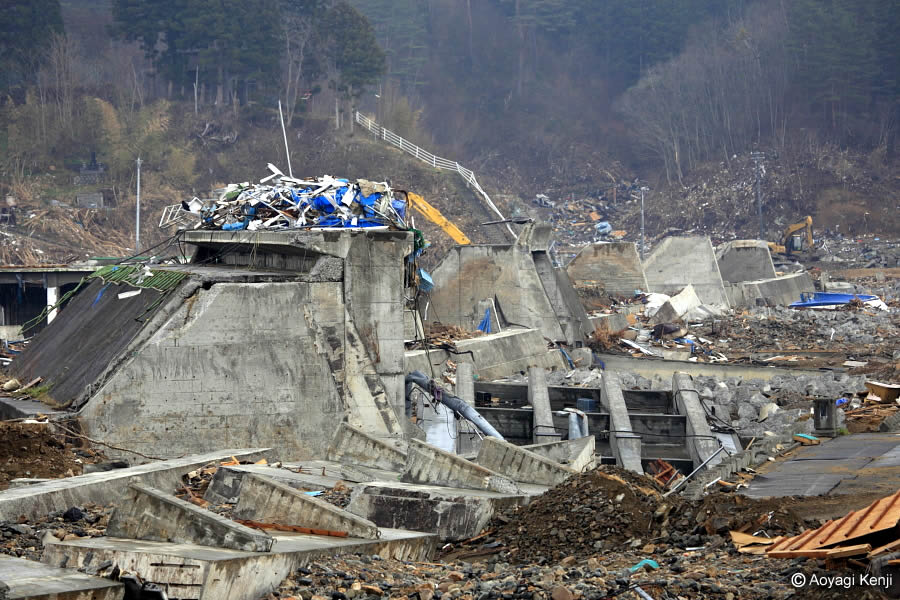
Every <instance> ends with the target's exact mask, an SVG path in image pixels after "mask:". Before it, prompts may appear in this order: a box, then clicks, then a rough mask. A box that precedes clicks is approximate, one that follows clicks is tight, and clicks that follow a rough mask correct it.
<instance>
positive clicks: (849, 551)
mask: <svg viewBox="0 0 900 600" xmlns="http://www.w3.org/2000/svg"><path fill="white" fill-rule="evenodd" d="M871 550H872V544H857V545H855V546H843V547H839V548H834V549H833V550H829V551H828V553H827V554H826V555H825V558H846V557H848V556H859V555H860V554H868V553H869V551H871Z"/></svg>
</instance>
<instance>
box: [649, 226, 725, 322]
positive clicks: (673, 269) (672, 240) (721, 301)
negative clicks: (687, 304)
mask: <svg viewBox="0 0 900 600" xmlns="http://www.w3.org/2000/svg"><path fill="white" fill-rule="evenodd" d="M644 274H645V275H646V277H647V284H648V286H649V290H650V291H651V292H660V293H663V294H669V295H670V296H671V295H674V294H677V293H678V292H680V291H681V290H682V289H684V288H685V287H686V286H687V285H688V284H693V286H694V289H695V290H696V291H697V296H699V297H700V300H702V301H703V303H704V304H711V305H715V306H725V307H727V306H728V305H729V304H728V296H727V295H726V293H725V287H724V284H723V282H722V275H721V273H719V263H718V261H716V254H715V252H714V251H713V247H712V243H710V241H709V238H708V237H701V236H691V237H669V238H666V239H664V240H663V241H662V243H660V245H659V246H657V247H656V248H655V249H654V250H653V252H652V253H651V254H650V256H648V257H647V259H646V260H645V261H644Z"/></svg>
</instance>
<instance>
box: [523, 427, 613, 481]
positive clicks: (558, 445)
mask: <svg viewBox="0 0 900 600" xmlns="http://www.w3.org/2000/svg"><path fill="white" fill-rule="evenodd" d="M522 448H524V449H525V450H528V451H530V452H534V453H535V454H537V455H539V456H543V457H544V458H546V459H549V460H552V461H554V462H557V463H559V464H562V465H565V466H566V467H568V468H570V469H572V470H574V471H576V472H579V473H580V472H582V471H586V470H587V469H590V468H591V467H593V466H594V452H595V450H596V440H595V439H594V436H592V435H589V436H587V437H583V438H578V439H577V440H564V441H562V442H546V443H543V444H529V445H527V446H522Z"/></svg>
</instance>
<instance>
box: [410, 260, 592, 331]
mask: <svg viewBox="0 0 900 600" xmlns="http://www.w3.org/2000/svg"><path fill="white" fill-rule="evenodd" d="M545 256H546V253H545V252H542V251H534V252H532V250H531V249H530V248H528V247H527V246H525V245H497V246H489V245H483V246H456V247H454V248H451V249H450V252H449V253H448V254H447V256H446V257H445V258H444V260H443V261H441V263H440V264H439V265H438V266H437V267H436V268H435V269H434V272H433V279H434V281H435V288H434V291H433V292H432V294H431V306H430V308H429V311H428V315H427V319H426V320H431V319H434V318H437V319H439V320H440V321H441V322H442V323H444V324H446V325H451V324H452V325H457V326H460V327H463V328H465V329H468V330H474V329H475V328H476V327H477V326H478V324H479V322H480V321H481V320H482V319H483V318H484V307H483V301H485V300H488V299H494V301H495V304H496V310H497V312H499V313H500V317H501V320H503V321H505V322H506V323H515V324H516V325H520V326H523V327H528V328H532V329H537V330H540V332H541V333H542V334H543V335H544V336H545V337H547V338H549V339H551V340H555V341H563V342H568V343H571V344H574V343H576V342H581V341H583V339H584V335H585V334H586V333H590V331H592V329H591V326H590V323H589V321H588V319H587V315H586V314H585V313H584V307H583V306H581V304H580V303H578V306H577V307H573V306H572V302H576V303H577V296H576V295H575V292H574V289H572V286H571V282H570V281H568V276H567V275H566V274H565V272H564V271H559V272H557V271H558V270H555V269H552V268H548V265H549V262H547V259H545ZM560 274H561V275H562V276H564V279H563V280H561V279H560V277H559V275H560ZM491 309H492V310H491V313H492V314H491V327H492V331H497V318H496V317H497V315H496V314H494V310H493V309H494V307H493V306H491Z"/></svg>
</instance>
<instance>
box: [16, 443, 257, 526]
mask: <svg viewBox="0 0 900 600" xmlns="http://www.w3.org/2000/svg"><path fill="white" fill-rule="evenodd" d="M267 454H268V448H252V449H244V450H240V449H235V450H220V451H218V452H209V453H206V454H194V455H190V456H185V457H183V458H173V459H171V460H165V461H160V462H155V463H148V464H145V465H138V466H136V467H129V468H127V469H115V470H113V471H103V472H99V473H89V474H87V475H78V476H76V477H67V478H65V479H53V480H51V481H47V482H45V483H36V484H34V485H29V486H26V487H21V488H16V489H9V490H4V491H2V492H0V520H3V521H15V520H17V519H18V518H19V517H20V516H24V517H25V518H27V519H38V518H41V517H44V516H46V515H47V514H49V513H51V512H56V511H65V510H67V509H68V508H70V507H72V506H76V505H80V504H84V503H86V502H93V503H95V504H111V503H113V502H116V501H118V500H119V499H120V498H121V497H122V496H123V495H124V494H125V491H126V489H127V488H128V485H129V483H130V482H131V481H133V480H137V481H139V482H140V483H143V484H146V485H149V486H152V487H155V488H158V489H161V490H175V488H177V487H178V486H180V485H181V477H182V475H184V474H185V473H189V472H190V471H193V470H195V469H198V468H200V467H203V466H206V465H208V464H210V463H219V462H223V461H226V460H230V459H231V458H232V457H234V458H237V459H238V460H248V461H256V460H259V459H260V458H264V457H265V456H266V455H267Z"/></svg>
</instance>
